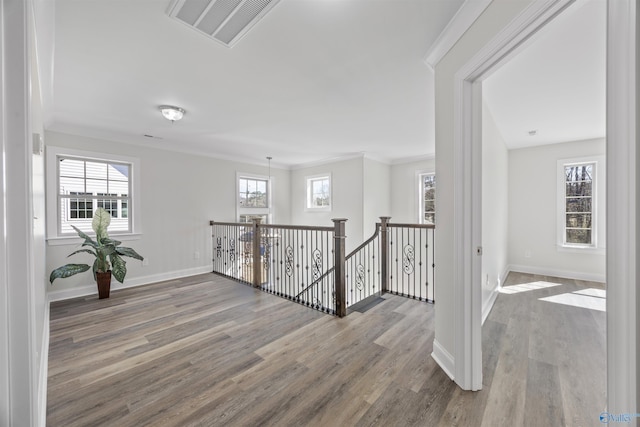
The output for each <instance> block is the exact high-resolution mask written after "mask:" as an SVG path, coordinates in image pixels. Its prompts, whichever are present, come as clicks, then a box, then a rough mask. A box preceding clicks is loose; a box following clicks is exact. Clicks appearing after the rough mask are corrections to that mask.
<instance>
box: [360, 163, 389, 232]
mask: <svg viewBox="0 0 640 427" xmlns="http://www.w3.org/2000/svg"><path fill="white" fill-rule="evenodd" d="M363 172H364V175H363V191H364V198H363V207H362V209H363V215H362V225H363V229H362V236H363V238H364V239H368V238H369V237H370V236H371V235H373V232H374V231H375V224H376V223H377V222H380V217H381V216H390V215H391V206H390V203H391V201H390V197H389V193H390V192H391V168H390V167H389V165H388V164H385V163H380V162H378V161H376V160H372V159H367V158H365V159H364V171H363Z"/></svg>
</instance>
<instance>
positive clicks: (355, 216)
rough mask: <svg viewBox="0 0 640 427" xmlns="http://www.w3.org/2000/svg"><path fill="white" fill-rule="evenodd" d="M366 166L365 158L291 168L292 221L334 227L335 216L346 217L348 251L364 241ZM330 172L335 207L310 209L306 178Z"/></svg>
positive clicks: (297, 223)
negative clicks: (326, 210)
mask: <svg viewBox="0 0 640 427" xmlns="http://www.w3.org/2000/svg"><path fill="white" fill-rule="evenodd" d="M363 171H364V165H363V159H362V157H356V158H352V159H348V160H342V161H337V162H333V163H327V164H321V165H316V166H310V167H304V168H299V169H295V170H292V171H291V223H292V224H295V225H318V226H332V225H333V222H332V221H331V219H332V218H347V219H348V221H347V223H346V235H347V239H346V247H347V252H349V251H350V250H351V249H353V248H355V247H356V246H358V245H359V244H360V243H362V238H363V234H362V230H363V216H362V212H363V207H364V188H363V186H364V184H363V173H364V172H363ZM325 173H330V174H331V191H332V193H333V194H332V200H331V203H332V208H331V211H330V212H311V211H307V210H306V209H305V207H306V191H307V189H306V177H308V176H313V175H320V174H325Z"/></svg>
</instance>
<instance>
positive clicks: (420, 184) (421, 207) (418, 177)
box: [415, 170, 438, 224]
mask: <svg viewBox="0 0 640 427" xmlns="http://www.w3.org/2000/svg"><path fill="white" fill-rule="evenodd" d="M425 175H426V176H433V177H434V178H435V177H436V172H435V170H434V171H432V172H421V171H416V177H415V185H416V187H417V190H416V192H417V193H418V209H417V211H416V213H417V215H418V221H417V223H418V224H425V221H424V214H425V211H424V202H425V200H424V180H423V178H422V177H423V176H425ZM434 188H435V190H436V195H435V197H437V191H438V181H437V180H436V185H435V187H434ZM435 203H436V199H434V206H435ZM434 224H435V212H434Z"/></svg>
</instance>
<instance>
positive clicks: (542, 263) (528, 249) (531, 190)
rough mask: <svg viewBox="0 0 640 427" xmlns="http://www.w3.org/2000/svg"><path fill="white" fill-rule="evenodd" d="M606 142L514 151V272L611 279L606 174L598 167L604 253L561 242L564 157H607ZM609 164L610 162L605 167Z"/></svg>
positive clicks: (600, 235) (511, 242)
mask: <svg viewBox="0 0 640 427" xmlns="http://www.w3.org/2000/svg"><path fill="white" fill-rule="evenodd" d="M605 149H606V145H605V140H604V139H596V140H588V141H575V142H566V143H560V144H552V145H545V146H541V147H534V148H522V149H518V150H511V151H510V152H509V183H510V186H509V264H510V266H511V269H512V270H514V271H523V272H531V273H538V274H545V275H551V276H560V277H569V278H577V279H583V280H594V281H600V282H604V281H605V261H606V257H605V248H604V243H605V234H604V232H605V228H606V221H605V212H606V198H605V197H604V194H605V188H606V187H605V179H604V178H605V177H604V173H602V172H604V171H603V170H601V171H600V172H598V171H596V174H597V175H596V185H597V188H596V196H597V197H596V203H597V208H596V213H597V216H596V221H597V233H598V238H597V242H598V246H599V248H600V250H599V251H597V252H594V251H591V250H586V251H585V250H572V251H567V250H566V249H563V248H561V247H559V246H558V245H557V231H556V229H557V227H556V226H557V221H558V209H559V207H558V202H557V182H558V179H557V162H558V160H563V159H569V158H576V157H585V156H587V157H588V156H603V155H604V154H605ZM602 166H604V165H602Z"/></svg>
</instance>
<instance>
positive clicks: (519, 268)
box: [509, 265, 606, 283]
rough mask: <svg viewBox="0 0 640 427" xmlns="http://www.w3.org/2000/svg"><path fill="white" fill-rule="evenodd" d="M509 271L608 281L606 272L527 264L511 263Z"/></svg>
mask: <svg viewBox="0 0 640 427" xmlns="http://www.w3.org/2000/svg"><path fill="white" fill-rule="evenodd" d="M509 271H513V272H518V273H527V274H538V275H540V276H551V277H561V278H563V279H574V280H586V281H589V282H599V283H604V282H605V281H606V276H605V275H604V274H594V273H584V272H581V271H568V270H556V269H553V268H544V267H531V266H527V265H509Z"/></svg>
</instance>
